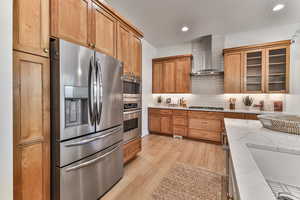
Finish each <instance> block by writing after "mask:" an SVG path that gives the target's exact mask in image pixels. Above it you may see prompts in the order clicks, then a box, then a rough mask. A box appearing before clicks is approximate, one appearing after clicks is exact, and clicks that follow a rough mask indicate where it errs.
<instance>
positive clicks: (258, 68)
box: [243, 49, 265, 93]
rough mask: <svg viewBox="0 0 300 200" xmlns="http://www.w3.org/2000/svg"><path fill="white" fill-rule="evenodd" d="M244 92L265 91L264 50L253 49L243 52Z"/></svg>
mask: <svg viewBox="0 0 300 200" xmlns="http://www.w3.org/2000/svg"><path fill="white" fill-rule="evenodd" d="M244 59H245V62H244V69H243V70H244V90H243V92H245V93H264V92H265V50H264V49H255V50H249V51H245V52H244Z"/></svg>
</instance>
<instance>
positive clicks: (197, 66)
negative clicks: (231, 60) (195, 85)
mask: <svg viewBox="0 0 300 200" xmlns="http://www.w3.org/2000/svg"><path fill="white" fill-rule="evenodd" d="M223 48H224V37H223V36H212V35H208V36H203V37H201V38H199V39H196V40H194V41H192V53H193V72H192V73H191V75H193V76H208V75H222V74H223V73H224V70H223Z"/></svg>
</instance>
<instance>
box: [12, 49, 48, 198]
mask: <svg viewBox="0 0 300 200" xmlns="http://www.w3.org/2000/svg"><path fill="white" fill-rule="evenodd" d="M13 76H14V85H13V87H14V90H13V91H14V92H13V96H14V102H13V105H14V106H13V108H14V120H13V121H14V148H13V149H14V199H15V200H32V199H39V200H49V199H50V66H49V59H47V58H44V57H41V56H34V55H30V54H25V53H21V52H17V51H14V65H13Z"/></svg>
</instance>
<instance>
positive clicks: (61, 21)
mask: <svg viewBox="0 0 300 200" xmlns="http://www.w3.org/2000/svg"><path fill="white" fill-rule="evenodd" d="M91 10H92V2H91V0H51V35H52V36H54V37H57V38H62V39H65V40H69V41H70V42H74V43H78V44H80V45H83V46H88V45H90V44H91V41H90V35H89V34H90V28H91V22H92V20H91Z"/></svg>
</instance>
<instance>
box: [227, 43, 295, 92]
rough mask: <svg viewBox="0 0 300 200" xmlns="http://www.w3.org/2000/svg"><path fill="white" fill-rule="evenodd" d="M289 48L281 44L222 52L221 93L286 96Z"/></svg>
mask: <svg viewBox="0 0 300 200" xmlns="http://www.w3.org/2000/svg"><path fill="white" fill-rule="evenodd" d="M290 44H291V41H290V40H284V41H278V42H270V43H265V44H258V45H252V46H243V47H236V48H230V49H224V51H223V53H224V75H225V77H224V89H225V93H288V92H289V70H290V68H289V65H290V63H289V61H290ZM241 55H242V56H241ZM240 63H241V64H240ZM239 66H240V67H239ZM238 74H241V75H240V78H239V75H238ZM240 85H242V87H241V91H239V88H240Z"/></svg>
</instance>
